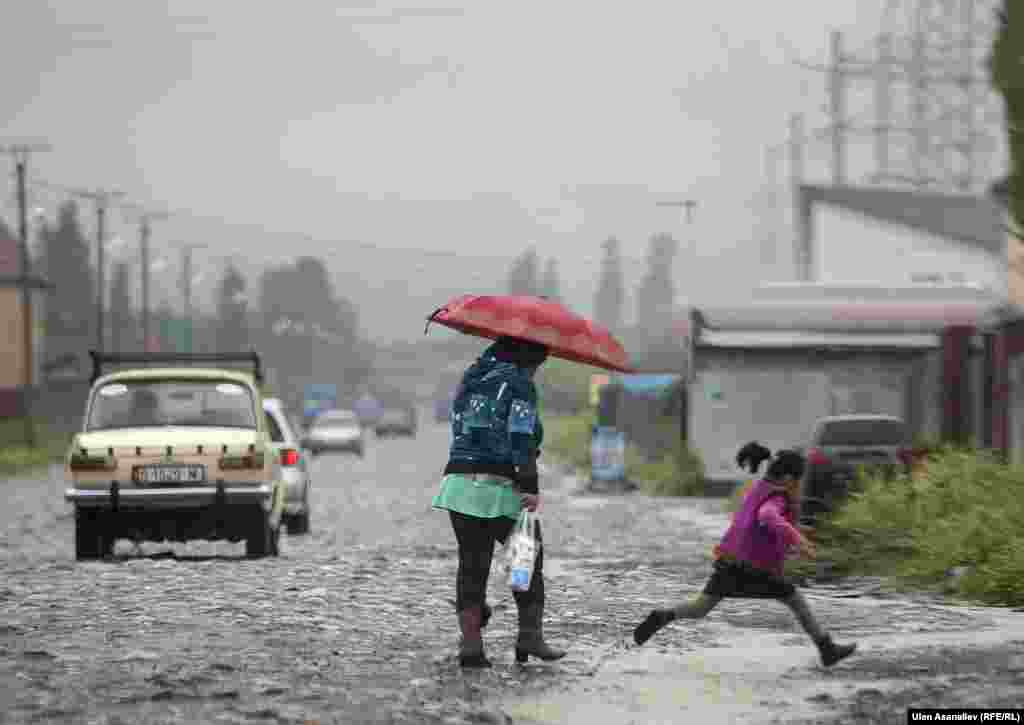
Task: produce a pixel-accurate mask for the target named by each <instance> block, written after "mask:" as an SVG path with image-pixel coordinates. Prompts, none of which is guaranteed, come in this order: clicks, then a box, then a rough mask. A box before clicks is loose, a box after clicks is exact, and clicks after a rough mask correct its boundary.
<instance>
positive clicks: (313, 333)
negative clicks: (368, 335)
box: [258, 257, 369, 399]
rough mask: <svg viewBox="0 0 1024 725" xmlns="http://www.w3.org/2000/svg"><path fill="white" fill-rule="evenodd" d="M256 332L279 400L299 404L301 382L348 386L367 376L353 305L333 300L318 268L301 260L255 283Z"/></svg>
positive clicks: (321, 268) (314, 262)
mask: <svg viewBox="0 0 1024 725" xmlns="http://www.w3.org/2000/svg"><path fill="white" fill-rule="evenodd" d="M259 312H260V314H259V316H258V317H259V320H260V327H261V328H262V329H261V330H260V332H259V335H260V337H261V338H262V344H261V349H263V350H264V351H265V354H266V357H267V359H268V367H269V368H273V369H274V370H275V371H276V373H277V377H278V379H279V381H280V382H281V386H282V388H284V386H285V381H287V389H282V391H281V394H283V395H285V396H286V397H290V398H292V399H300V398H301V388H302V386H303V385H304V384H305V383H307V382H319V383H335V384H340V385H345V386H352V385H355V384H358V383H359V382H361V381H363V380H365V378H366V377H367V375H368V374H369V364H368V362H367V360H368V357H367V354H366V353H365V350H364V348H365V347H366V345H367V343H366V342H365V341H364V340H362V339H361V337H360V334H359V327H358V323H359V316H358V310H357V309H356V307H355V305H354V304H353V303H352V302H351V301H350V300H348V299H346V298H344V297H338V296H336V295H335V291H334V286H333V285H332V284H331V281H330V279H329V277H328V274H327V268H326V267H325V265H324V263H323V262H322V261H321V260H320V259H317V258H315V257H303V258H300V259H299V260H297V261H296V262H295V263H294V264H291V265H282V266H279V267H274V268H272V269H268V270H267V271H265V272H264V273H263V275H262V276H261V278H260V300H259Z"/></svg>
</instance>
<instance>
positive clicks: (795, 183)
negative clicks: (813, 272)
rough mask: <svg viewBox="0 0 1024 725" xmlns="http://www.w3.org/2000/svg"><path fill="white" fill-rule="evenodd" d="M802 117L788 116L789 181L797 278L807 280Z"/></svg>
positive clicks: (797, 114)
mask: <svg viewBox="0 0 1024 725" xmlns="http://www.w3.org/2000/svg"><path fill="white" fill-rule="evenodd" d="M804 142H805V141H804V117H803V114H801V113H794V114H792V115H791V116H790V117H789V180H790V181H789V183H790V188H791V189H792V194H793V229H794V231H795V232H796V273H797V279H798V280H800V281H803V282H806V281H808V275H809V270H808V269H807V267H808V260H807V259H806V257H807V252H808V251H809V250H806V249H804V247H805V241H806V238H807V233H808V230H806V229H804V228H803V227H804V218H803V199H802V198H801V193H800V187H801V185H802V184H803V183H804Z"/></svg>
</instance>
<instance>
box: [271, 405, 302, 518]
mask: <svg viewBox="0 0 1024 725" xmlns="http://www.w3.org/2000/svg"><path fill="white" fill-rule="evenodd" d="M263 412H264V413H265V414H266V420H267V431H268V432H269V434H270V441H271V446H272V447H273V450H274V457H275V458H276V459H277V460H278V462H279V463H280V465H281V477H282V479H283V480H284V485H285V499H284V516H283V520H284V524H285V527H286V528H287V529H288V533H289V534H308V533H309V488H310V484H311V479H310V476H309V466H308V465H307V464H306V457H305V456H304V455H303V450H302V443H301V442H300V439H299V435H298V432H297V431H296V428H295V426H294V425H293V424H292V421H291V419H290V418H289V417H288V414H287V412H286V411H285V407H284V404H283V403H282V402H281V401H280V400H279V399H278V398H267V399H265V400H264V401H263Z"/></svg>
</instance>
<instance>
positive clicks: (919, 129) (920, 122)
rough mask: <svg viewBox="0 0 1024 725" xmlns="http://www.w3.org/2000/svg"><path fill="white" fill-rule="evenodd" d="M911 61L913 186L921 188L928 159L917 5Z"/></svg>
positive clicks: (922, 47)
mask: <svg viewBox="0 0 1024 725" xmlns="http://www.w3.org/2000/svg"><path fill="white" fill-rule="evenodd" d="M913 54H914V56H913V59H912V61H911V66H910V74H911V80H910V83H911V119H912V120H911V134H912V136H913V152H912V157H911V158H913V169H914V184H915V185H916V186H917V187H918V188H923V187H924V186H925V185H926V184H927V183H928V182H927V179H926V175H925V160H926V159H927V158H928V135H929V134H928V126H927V125H926V123H925V120H926V119H925V111H926V108H925V93H926V92H927V84H928V81H927V78H926V76H925V35H924V7H923V6H921V5H919V6H918V8H917V13H916V14H915V18H914V38H913Z"/></svg>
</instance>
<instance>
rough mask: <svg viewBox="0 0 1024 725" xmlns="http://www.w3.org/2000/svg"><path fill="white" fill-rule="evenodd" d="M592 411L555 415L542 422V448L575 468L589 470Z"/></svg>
mask: <svg viewBox="0 0 1024 725" xmlns="http://www.w3.org/2000/svg"><path fill="white" fill-rule="evenodd" d="M595 422H596V415H595V414H594V413H581V414H580V415H571V416H555V417H553V418H548V419H547V420H546V421H545V422H544V443H543V444H542V445H543V450H544V451H547V452H549V453H551V454H552V455H554V456H555V457H556V458H560V459H562V460H563V461H565V462H566V463H569V464H571V465H573V466H575V467H576V468H579V469H583V470H587V471H589V470H590V438H591V432H592V429H593V426H594V423H595Z"/></svg>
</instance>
